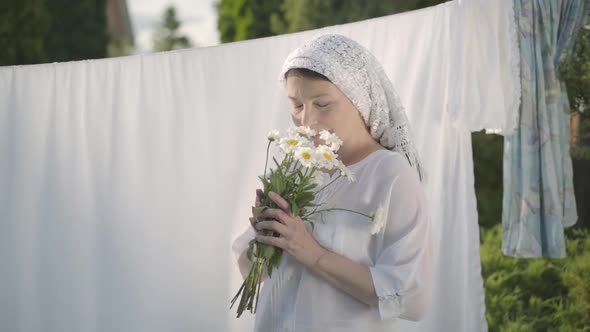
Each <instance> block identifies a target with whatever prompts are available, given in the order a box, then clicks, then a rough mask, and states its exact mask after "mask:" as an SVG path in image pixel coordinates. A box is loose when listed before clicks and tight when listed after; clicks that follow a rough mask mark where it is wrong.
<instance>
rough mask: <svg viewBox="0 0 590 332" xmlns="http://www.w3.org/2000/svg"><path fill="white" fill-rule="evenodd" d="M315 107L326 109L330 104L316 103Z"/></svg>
mask: <svg viewBox="0 0 590 332" xmlns="http://www.w3.org/2000/svg"><path fill="white" fill-rule="evenodd" d="M316 105H317V106H318V107H327V106H329V105H330V103H327V104H319V103H318V104H316Z"/></svg>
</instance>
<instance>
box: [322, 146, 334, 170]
mask: <svg viewBox="0 0 590 332" xmlns="http://www.w3.org/2000/svg"><path fill="white" fill-rule="evenodd" d="M316 153H317V154H318V162H319V164H320V167H322V168H326V169H329V170H331V169H333V168H334V167H338V165H339V163H338V159H337V158H338V156H337V155H336V154H335V153H334V151H332V150H331V149H330V148H329V147H328V146H326V145H320V146H318V147H317V148H316Z"/></svg>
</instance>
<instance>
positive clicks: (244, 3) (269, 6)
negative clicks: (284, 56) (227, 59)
mask: <svg viewBox="0 0 590 332" xmlns="http://www.w3.org/2000/svg"><path fill="white" fill-rule="evenodd" d="M281 3H282V1H281V0H221V1H220V2H218V3H217V4H216V5H215V7H216V9H217V29H218V30H219V34H220V39H221V42H222V43H228V42H233V41H238V40H246V39H254V38H261V37H268V36H272V35H275V34H276V33H273V32H272V31H271V23H270V19H271V16H272V15H279V16H280V15H282V14H281V13H280V7H281Z"/></svg>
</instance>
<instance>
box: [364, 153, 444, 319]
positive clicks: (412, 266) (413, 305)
mask: <svg viewBox="0 0 590 332" xmlns="http://www.w3.org/2000/svg"><path fill="white" fill-rule="evenodd" d="M403 163H405V166H407V167H401V170H400V171H399V172H397V174H396V175H395V176H394V177H393V181H392V184H391V187H390V188H389V190H385V193H387V194H386V195H385V196H386V197H383V198H382V199H383V201H382V202H383V204H384V206H383V208H384V214H385V216H384V218H385V220H384V223H385V224H384V226H383V228H382V229H381V230H380V231H379V233H378V234H377V236H378V241H380V243H381V245H378V248H381V250H379V251H378V252H377V256H376V260H375V264H374V266H370V267H369V270H370V272H371V276H372V278H373V284H374V286H375V292H376V293H377V296H378V298H379V302H378V307H379V308H378V309H379V315H380V318H381V320H386V319H392V318H397V317H399V318H402V319H406V320H413V321H417V320H420V319H422V318H423V317H424V315H425V312H426V310H427V309H428V306H429V304H430V301H431V292H432V286H431V285H432V275H433V272H434V266H433V260H432V247H433V245H432V239H431V231H430V228H431V226H430V219H429V216H428V212H427V203H426V197H425V194H424V191H423V189H422V184H421V183H420V181H419V179H418V177H417V175H416V174H415V172H414V170H413V169H412V168H411V167H410V166H409V165H408V164H407V162H405V161H403ZM398 168H399V167H398Z"/></svg>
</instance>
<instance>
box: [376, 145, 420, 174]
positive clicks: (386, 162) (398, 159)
mask: <svg viewBox="0 0 590 332" xmlns="http://www.w3.org/2000/svg"><path fill="white" fill-rule="evenodd" d="M372 168H373V169H374V172H375V173H376V174H379V175H382V176H385V177H392V178H395V177H398V176H411V175H412V173H415V171H414V169H413V168H412V166H410V163H409V162H408V159H407V158H406V157H405V156H404V155H403V154H401V153H399V152H397V151H391V150H381V151H378V155H376V156H375V159H374V160H373V162H372Z"/></svg>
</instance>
